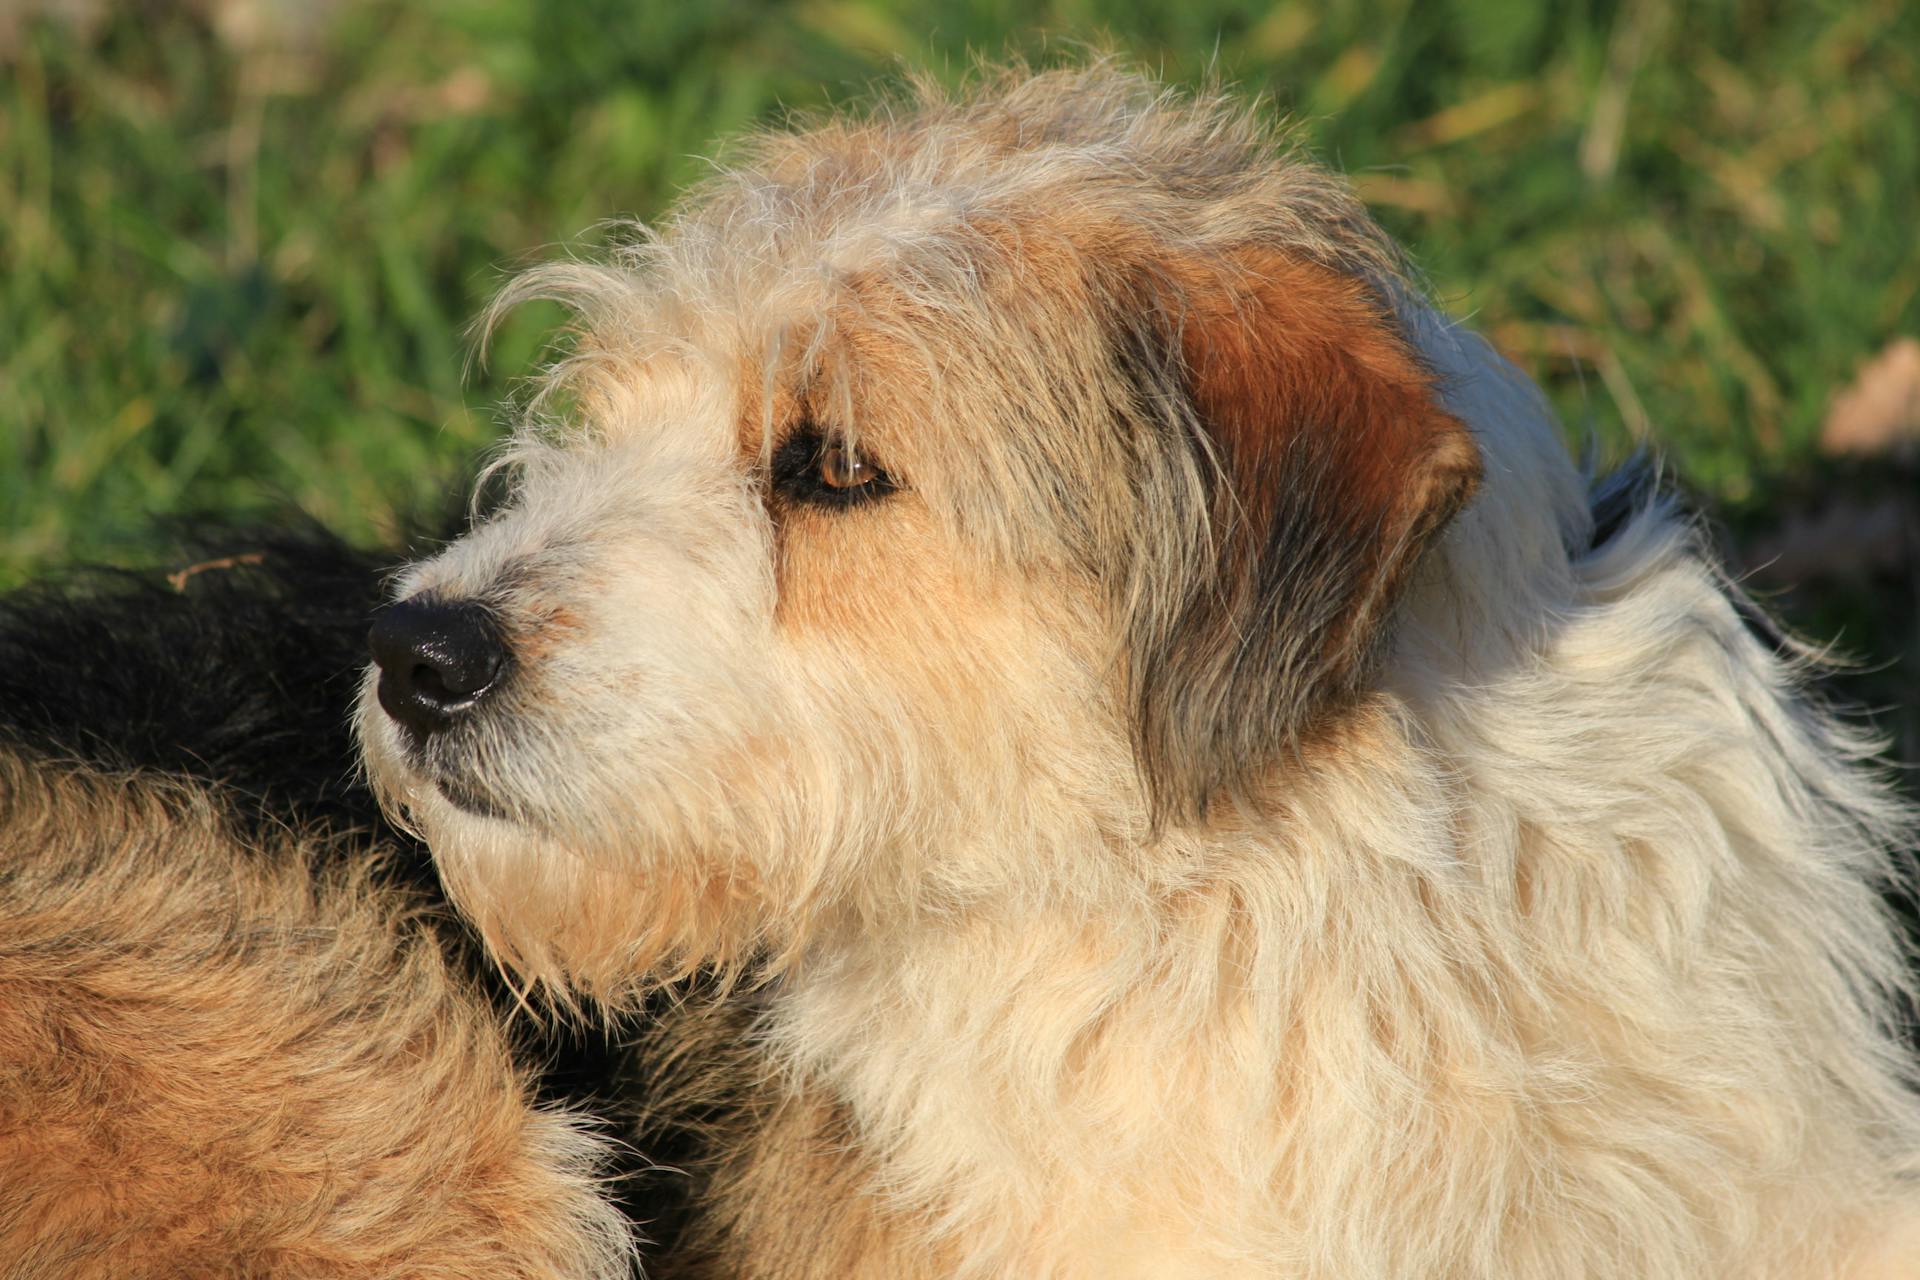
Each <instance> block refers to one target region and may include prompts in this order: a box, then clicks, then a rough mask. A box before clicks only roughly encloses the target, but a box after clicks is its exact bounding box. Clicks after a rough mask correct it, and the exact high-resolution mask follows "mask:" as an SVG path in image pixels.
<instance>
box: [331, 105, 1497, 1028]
mask: <svg viewBox="0 0 1920 1280" xmlns="http://www.w3.org/2000/svg"><path fill="white" fill-rule="evenodd" d="M1072 79H1073V77H1065V78H1064V81H1071V80H1072ZM1095 90H1097V91H1098V92H1097V93H1096V92H1095ZM1102 95H1104V96H1102ZM1093 98H1098V99H1099V100H1098V101H1094V100H1092V99H1093ZM1130 122H1131V123H1130ZM1149 124H1151V125H1153V126H1154V127H1153V128H1148V127H1147V126H1148V125H1149ZM1227 125H1231V126H1232V127H1233V128H1237V129H1238V130H1239V131H1240V133H1239V134H1238V135H1234V134H1232V130H1231V129H1228V130H1227V132H1225V133H1223V132H1222V129H1223V128H1225V127H1226V126H1227ZM1156 130H1157V132H1156ZM1082 134H1084V135H1086V136H1080V135H1082ZM1129 148H1130V149H1131V150H1128V149H1129ZM755 161H756V162H755V163H754V164H752V165H749V166H748V167H746V168H745V169H743V170H741V171H739V172H737V173H735V174H732V175H730V176H728V177H727V178H725V179H722V180H721V181H720V182H719V183H717V184H716V185H715V187H714V188H713V189H712V190H710V191H708V192H706V193H703V194H702V195H701V196H700V197H699V198H697V199H696V200H695V201H693V202H692V203H691V205H690V206H689V208H688V210H687V211H686V212H685V213H684V214H683V215H682V216H681V217H680V218H679V219H678V220H677V221H675V222H674V223H672V224H670V225H669V227H668V229H667V231H666V232H665V233H664V235H663V236H662V237H661V238H659V239H657V240H654V241H651V242H649V243H647V244H646V245H644V246H641V247H638V248H635V249H634V250H632V251H630V252H629V253H628V254H626V255H624V256H623V258H622V259H621V260H620V261H617V262H616V263H614V264H613V265H611V266H608V267H605V268H581V267H568V268H564V269H557V270H552V271H549V272H546V273H544V274H536V276H535V277H534V278H533V279H532V280H531V282H530V283H529V285H528V286H527V287H526V289H525V290H524V292H529V293H531V292H547V293H554V294H558V295H561V296H563V297H564V298H566V299H568V300H570V301H572V302H574V303H575V304H576V305H577V306H578V307H579V308H580V310H581V312H582V315H583V321H584V324H583V330H584V333H585V336H584V337H583V338H582V339H581V341H580V343H579V345H578V347H577V349H576V350H575V352H574V353H573V355H572V356H571V357H570V358H569V359H568V360H567V361H566V362H564V363H563V364H562V366H561V367H560V368H559V369H558V370H557V371H556V373H555V375H554V378H553V382H552V384H551V391H552V403H553V404H555V405H557V406H559V408H558V410H557V411H556V412H555V413H554V414H553V415H551V416H552V417H553V418H554V419H556V421H554V422H552V423H549V424H548V425H546V426H542V427H530V428H528V429H527V430H525V431H523V432H522V434H521V437H520V439H519V440H518V441H517V443H516V444H515V445H514V447H513V448H512V450H511V452H510V454H509V455H508V457H507V459H506V463H505V466H506V468H507V473H508V475H509V477H510V490H511V494H510V498H509V501H508V502H507V504H506V505H505V507H504V509H503V510H502V511H501V512H500V513H499V514H497V515H495V516H493V517H492V518H490V519H488V520H486V521H485V522H484V523H481V524H480V525H479V526H478V527H476V528H475V529H474V530H473V531H472V532H471V533H470V534H468V535H467V536H466V537H464V538H462V539H461V540H459V541H458V542H456V543H454V544H453V545H452V546H450V547H449V548H447V549H446V550H445V551H444V552H442V553H441V554H439V555H437V556H435V557H433V558H431V559H428V560H425V561H423V562H421V563H419V564H417V565H415V566H413V567H412V568H411V569H410V570H409V571H408V572H407V573H406V574H405V575H404V576H403V578H402V579H401V580H400V582H399V583H398V586H397V590H396V593H395V599H396V602H397V603H396V604H395V605H394V606H393V607H392V608H390V609H389V610H388V612H387V613H386V614H385V615H384V616H383V617H382V619H381V621H380V622H379V624H378V625H376V627H375V631H374V636H373V643H374V650H375V656H376V659H377V661H376V664H375V666H374V667H372V668H370V670H369V672H368V676H367V679H366V683H365V688H364V691H363V697H362V699H361V704H360V714H359V724H360V732H361V737H362V741H363V743H364V746H365V752H366V758H367V761H368V765H369V768H370V770H371V773H372V776H373V779H374V781H375V783H376V785H377V786H378V787H379V788H380V789H381V791H382V793H383V795H384V796H385V797H386V798H387V800H388V802H389V803H390V804H391V805H393V806H394V807H395V808H397V809H398V810H400V811H402V812H404V814H405V815H406V816H407V817H408V818H409V819H410V820H411V821H412V822H413V823H414V824H415V825H416V826H417V827H418V828H419V829H420V830H421V832H422V833H423V834H424V836H425V837H426V839H427V840H428V841H429V843H430V844H431V845H432V847H433V850H434V853H435V856H436V858H437V859H438V860H439V862H440V863H441V866H442V868H443V871H444V873H445V875H446V879H447V882H448V885H449V887H450V889H451V891H452V892H453V893H454V895H455V897H456V899H457V900H459V901H460V902H461V903H462V904H463V906H465V907H466V909H467V910H468V911H469V912H470V913H471V914H472V915H473V916H474V918H475V919H476V921H477V922H478V923H479V925H480V926H481V928H482V929H483V931H484V932H485V933H486V934H487V936H488V937H489V939H490V940H491V941H492V942H493V943H494V944H495V945H496V946H497V947H498V948H499V949H500V951H501V952H502V954H503V955H505V956H506V957H508V958H509V959H510V960H512V961H513V962H515V963H516V964H517V965H519V966H521V967H522V968H523V969H524V970H525V971H527V972H528V973H529V974H530V975H532V976H535V977H539V978H543V979H550V980H553V981H562V982H569V983H572V984H575V985H582V986H586V987H588V988H591V989H595V990H598V991H600V992H602V993H603V994H612V993H614V992H616V991H618V990H619V989H620V988H621V987H622V985H623V984H625V983H627V982H629V981H631V980H634V979H637V978H639V977H641V976H643V975H646V974H649V973H658V972H660V971H662V970H663V969H671V968H675V967H679V966H683V965H689V964H695V963H721V964H725V963H728V962H732V961H739V960H744V959H746V958H748V957H749V956H752V955H755V954H758V955H762V956H765V955H768V954H773V955H776V956H777V955H786V954H792V953H794V952H795V951H797V949H798V948H800V947H801V946H803V945H804V944H805V943H806V942H807V940H808V939H809V938H811V937H814V936H818V935H819V933H820V932H821V931H822V930H831V929H833V928H836V927H860V928H865V929H874V928H885V927H888V925H889V923H890V922H892V921H895V920H897V919H899V918H900V917H901V916H902V913H913V912H931V911H943V910H952V909H955V908H957V907H960V906H964V905H965V904H966V903H967V902H968V901H970V900H973V899H976V898H979V897H981V896H992V895H1000V894H1008V893H1028V894H1055V895H1059V894H1071V893H1072V892H1073V886H1074V885H1075V884H1076V883H1084V882H1085V881H1086V880H1087V878H1089V877H1093V878H1098V877H1104V876H1111V875H1121V874H1134V873H1137V872H1138V870H1139V865H1138V864H1139V861H1140V860H1139V859H1138V858H1129V857H1128V856H1127V855H1125V854H1124V853H1122V852H1120V850H1123V849H1126V848H1129V847H1132V848H1135V849H1138V848H1141V847H1144V846H1145V845H1147V844H1150V843H1151V841H1152V840H1153V839H1155V838H1156V837H1157V836H1158V835H1159V834H1160V833H1163V832H1165V831H1166V830H1168V829H1170V828H1178V827H1181V826H1183V825H1193V824H1198V823H1204V822H1205V821H1207V820H1208V814H1209V809H1210V806H1211V805H1213V804H1214V803H1215V802H1217V800H1218V799H1219V798H1220V797H1221V796H1222V795H1223V794H1232V793H1238V794H1240V795H1243V796H1255V795H1257V793H1258V792H1259V790H1260V788H1261V787H1262V785H1263V780H1264V779H1266V778H1268V777H1269V775H1270V774H1271V773H1272V771H1273V769H1274V768H1275V767H1276V765H1277V763H1279V762H1280V761H1281V760H1282V759H1283V758H1284V757H1285V756H1286V755H1287V754H1288V753H1289V752H1292V751H1296V750H1299V749H1302V747H1303V746H1304V745H1305V744H1307V743H1309V742H1310V741H1311V740H1312V739H1313V738H1314V736H1315V735H1316V734H1319V733H1321V732H1323V731H1325V730H1326V729H1327V728H1328V727H1329V726H1330V725H1337V724H1338V722H1339V719H1340V715H1341V712H1342V711H1343V710H1344V709H1346V708H1348V707H1350V706H1351V705H1352V703H1353V702H1354V700H1355V699H1356V698H1358V697H1360V696H1362V695H1363V694H1364V691H1365V689H1366V687H1367V683H1368V680H1369V677H1370V673H1371V661H1372V657H1373V655H1374V653H1375V652H1376V650H1377V649H1378V647H1379V637H1380V636H1381V635H1382V633H1383V628H1384V625H1385V622H1386V619H1387V617H1388V615H1389V613H1390V610H1391V607H1392V604H1393V600H1394V597H1395V594H1396V591H1397V588H1398V586H1399V585H1400V583H1401V582H1402V581H1403V580H1404V577H1405V575H1406V572H1407V570H1408V568H1409V566H1410V565H1411V564H1412V563H1413V562H1414V560H1415V558H1416V557H1417V556H1418V554H1419V552H1420V550H1421V549H1422V548H1423V547H1424V546H1425V545H1426V543H1427V542H1428V541H1429V540H1430V539H1431V538H1432V536H1433V535H1434V533H1435V532H1436V531H1437V530H1438V529H1439V528H1440V527H1441V526H1442V525H1444V524H1445V522H1446V521H1447V520H1448V518H1449V517H1450V516H1451V515H1452V514H1453V513H1454V512H1455V511H1456V510H1458V508H1459V507H1460V506H1461V504H1462V503H1464V502H1465V501H1466V499H1467V497H1468V496H1469V495H1470V494H1471V492H1472V489H1473V486H1474V483H1475V479H1476V477H1477V474H1478V458H1477V454H1476V452H1475V450H1474V447H1473V445H1472V442H1471V440H1470V439H1469V438H1468V436H1467V434H1466V432H1465V430H1464V428H1463V427H1462V426H1461V424H1460V423H1458V422H1457V421H1456V420H1454V419H1453V418H1451V417H1449V416H1448V415H1447V414H1446V413H1444V412H1443V411H1442V410H1441V409H1440V408H1439V407H1438V405H1437V402H1436V400H1435V397H1434V393H1433V389H1432V387H1431V380H1430V378H1429V377H1428V376H1427V374H1426V373H1425V372H1424V371H1423V370H1422V368H1421V367H1420V365H1419V363H1418V361H1417V360H1416V358H1415V357H1414V355H1413V353H1412V352H1411V351H1410V350H1409V348H1408V346H1407V344H1406V343H1405V341H1404V340H1403V339H1402V338H1401V337H1400V335H1399V332H1398V329H1397V326H1396V323H1395V321H1394V318H1393V316H1392V314H1391V307H1390V304H1389V291H1390V289H1391V286H1390V285H1389V284H1388V283H1387V277H1386V275H1385V274H1384V273H1383V272H1382V270H1381V268H1382V267H1383V266H1384V260H1383V256H1382V251H1381V250H1380V249H1379V247H1378V245H1377V242H1376V241H1374V240H1373V239H1372V238H1371V233H1370V232H1369V231H1368V230H1367V228H1366V224H1365V222H1364V218H1363V216H1362V215H1360V213H1359V212H1358V210H1357V209H1356V208H1355V207H1354V206H1353V205H1352V204H1351V202H1350V201H1349V200H1347V198H1346V197H1345V196H1344V195H1343V194H1342V193H1341V192H1340V191H1339V189H1338V188H1337V187H1336V186H1335V185H1334V184H1333V183H1332V182H1331V181H1330V180H1328V179H1326V178H1325V177H1324V176H1323V175H1320V174H1319V173H1317V172H1315V171H1313V170H1311V169H1308V168H1304V167H1302V166H1300V165H1298V164H1295V163H1293V162H1291V161H1289V160H1286V159H1284V158H1276V157H1274V156H1273V155H1272V154H1271V147H1270V145H1269V144H1268V143H1267V141H1266V139H1265V138H1264V137H1262V136H1261V135H1260V134H1259V132H1258V131H1257V130H1256V129H1255V128H1254V127H1253V126H1251V125H1248V124H1246V123H1245V122H1244V121H1225V122H1223V121H1222V119H1221V118H1220V117H1219V113H1218V111H1217V109H1216V108H1208V109H1202V108H1199V107H1192V108H1186V109H1185V114H1181V111H1180V110H1178V109H1171V108H1168V107H1167V106H1166V105H1165V104H1164V103H1158V104H1156V103H1153V102H1151V101H1149V100H1146V99H1142V98H1141V96H1140V92H1139V88H1138V86H1136V85H1133V84H1131V83H1129V82H1125V81H1117V80H1098V79H1096V80H1093V81H1088V82H1086V83H1083V84H1077V85H1076V84H1073V83H1066V82H1055V83H1051V84H1049V83H1048V82H1047V81H1046V79H1045V78H1043V79H1041V80H1036V81H1029V82H1026V83H1025V84H1023V85H1021V86H1017V87H1015V88H1012V89H1008V90H1006V91H1005V92H1004V93H1003V94H1002V96H1000V97H999V98H998V99H997V100H996V101H994V102H992V103H991V104H987V105H981V106H975V107H968V108H947V109H944V111H942V110H934V109H929V111H928V112H927V113H926V114H924V115H923V116H921V117H918V118H913V119H907V120H895V121H890V122H889V123H887V124H885V125H868V126H859V127H845V128H830V129H826V130H821V131H819V132H817V133H815V134H811V135H800V136H797V137H793V138H789V139H785V140H778V141H774V142H770V143H768V144H766V145H764V146H763V147H762V148H761V150H760V151H759V153H758V154H757V156H756V158H755ZM1183 166H1184V167H1183Z"/></svg>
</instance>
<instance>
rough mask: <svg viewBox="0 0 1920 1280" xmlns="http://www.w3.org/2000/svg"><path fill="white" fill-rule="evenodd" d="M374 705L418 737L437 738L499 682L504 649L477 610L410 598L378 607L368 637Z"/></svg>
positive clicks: (489, 619)
mask: <svg viewBox="0 0 1920 1280" xmlns="http://www.w3.org/2000/svg"><path fill="white" fill-rule="evenodd" d="M367 647H368V649H370V650H371V651H372V653H373V660H374V662H375V663H376V664H377V665H378V666H379V668H380V684H379V690H378V692H379V698H380V705H381V706H382V707H384V708H386V711H387V714H388V715H390V716H392V717H393V718H394V719H395V720H398V721H399V722H400V723H401V724H403V725H406V726H407V727H408V728H409V729H411V730H413V731H414V732H416V733H420V734H429V733H437V732H439V731H440V730H442V729H445V728H447V727H449V726H450V725H452V724H453V723H454V722H455V721H456V720H458V719H459V718H460V717H461V716H463V715H465V714H466V713H468V712H470V711H472V710H473V708H474V707H476V706H478V705H479V704H480V702H481V701H482V700H483V699H485V698H486V697H487V695H488V694H490V693H491V692H493V690H494V689H495V688H496V687H497V686H498V685H499V683H500V677H501V675H502V673H503V672H504V671H505V669H506V665H507V651H506V646H505V645H504V644H503V643H502V641H501V638H500V630H499V627H498V625H497V624H496V623H495V621H494V617H493V614H492V613H491V612H490V611H488V610H487V609H486V608H484V607H483V606H481V605H477V604H474V603H471V602H466V601H461V602H453V603H446V602H442V601H439V600H435V599H433V598H431V597H421V596H415V597H414V598H412V599H410V600H402V601H400V602H399V603H398V604H394V605H390V606H388V607H387V608H386V609H383V610H382V611H381V612H380V614H379V615H378V616H377V617H376V618H375V619H374V623H373V629H372V630H371V631H369V632H368V633H367Z"/></svg>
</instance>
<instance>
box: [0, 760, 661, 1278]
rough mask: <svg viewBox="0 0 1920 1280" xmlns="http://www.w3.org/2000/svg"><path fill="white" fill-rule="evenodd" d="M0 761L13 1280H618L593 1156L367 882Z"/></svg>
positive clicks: (2, 1204) (170, 786)
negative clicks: (210, 1279) (485, 1279)
mask: <svg viewBox="0 0 1920 1280" xmlns="http://www.w3.org/2000/svg"><path fill="white" fill-rule="evenodd" d="M230 816H231V815H230V814H229V813H228V812H227V811H226V810H225V808H224V807H223V804H222V802H221V800H220V799H219V798H218V797H216V796H214V795H212V794H209V793H208V792H206V791H205V790H203V789H200V788H197V787H194V786H191V785H188V784H186V783H184V782H179V781H175V780H163V779H160V778H158V777H157V776H154V775H145V776H142V775H135V774H128V773H108V772H101V771H96V770H90V769H82V768H78V767H68V766H64V765H61V764H59V763H53V762H48V761H46V760H43V759H33V758H28V757H24V756H15V755H14V754H12V753H11V752H10V751H0V1271H4V1272H5V1274H7V1275H9V1276H19V1277H47V1278H49V1280H51V1278H52V1277H61V1278H62V1280H130V1278H133V1277H155V1278H156V1280H157V1278H159V1277H180V1276H241V1275H247V1276H254V1275H259V1276H266V1275H271V1276H276V1277H289V1278H296V1280H323V1278H324V1280H344V1278H345V1277H356V1276H399V1275H405V1276H417V1277H436V1278H439V1280H468V1278H469V1277H475V1276H500V1277H516V1278H519V1280H614V1278H615V1277H624V1276H625V1275H626V1274H627V1262H626V1259H627V1257H628V1254H629V1250H630V1244H629V1229H628V1226H627V1224H626V1223H625V1222H624V1221H623V1220H622V1218H621V1217H620V1215H619V1214H618V1213H617V1212H616V1211H615V1210H614V1209H613V1208H612V1207H611V1205H610V1204H609V1203H608V1200H607V1197H606V1195H605V1192H604V1189H603V1186H602V1184H601V1182H600V1179H599V1177H598V1176H597V1171H598V1170H599V1168H600V1167H601V1166H602V1165H603V1164H604V1163H605V1159H606V1155H607V1149H606V1145H607V1144H606V1143H605V1142H604V1140H603V1139H601V1138H599V1137H597V1136H595V1135H593V1134H592V1133H591V1132H589V1131H588V1127H587V1126H586V1125H585V1124H583V1123H582V1122H581V1121H580V1120H579V1119H577V1118H575V1117H572V1116H569V1115H567V1114H565V1113H562V1112H559V1111H556V1110H550V1109H545V1108H540V1107H537V1106H536V1105H535V1104H534V1102H533V1098H532V1086H531V1082H530V1080H529V1079H528V1073H527V1072H526V1071H525V1070H524V1069H523V1068H521V1067H519V1066H518V1065H516V1064H515V1062H514V1060H513V1058H512V1056H511V1054H510V1052H509V1048H508V1043H507V1038H506V1036H505V1035H504V1034H503V1032H502V1030H501V1028H500V1027H499V1026H498V1025H497V1019H496V1018H495V1016H494V1015H493V1013H492V1011H491V1010H490V1008H489V1007H488V1005H487V1003H486V1002H485V1001H484V1000H483V999H481V998H480V997H479V996H478V994H477V993H476V992H474V991H473V990H471V989H470V988H469V987H468V985H467V984H466V983H465V982H464V981H463V980H462V979H460V978H459V977H457V976H456V975H455V974H454V973H452V972H451V971H450V970H449V967H448V965H447V963H446V961H445V960H444V959H443V957H442V954H441V945H440V943H439V942H438V941H437V940H436V939H435V938H434V937H433V936H432V934H431V933H430V932H429V930H428V926H427V924H426V921H425V920H424V919H422V918H421V916H420V914H419V912H418V911H417V909H415V908H414V907H413V906H412V905H410V902H409V900H408V899H407V898H406V897H405V896H404V895H402V894H400V893H398V892H397V891H396V890H395V889H394V888H393V887H392V886H391V885H387V884H384V883H383V882H382V881H381V880H380V879H379V878H378V877H377V876H376V875H375V874H374V872H373V869H372V868H370V867H368V866H366V865H364V864H362V865H358V866H348V865H346V864H344V863H341V864H337V865H333V866H330V867H323V866H321V865H319V858H320V854H319V851H318V850H314V851H312V858H313V861H309V858H308V857H307V856H305V855H303V853H302V851H301V850H300V849H299V848H297V847H295V846H294V844H293V841H292V837H291V835H289V836H288V837H287V838H286V839H285V840H283V841H279V842H267V843H264V844H261V845H257V846H256V845H249V844H246V843H244V842H242V841H240V840H239V839H238V838H237V837H236V836H235V835H234V833H233V830H232V827H231V826H230V824H229V821H228V819H229V818H230Z"/></svg>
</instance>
